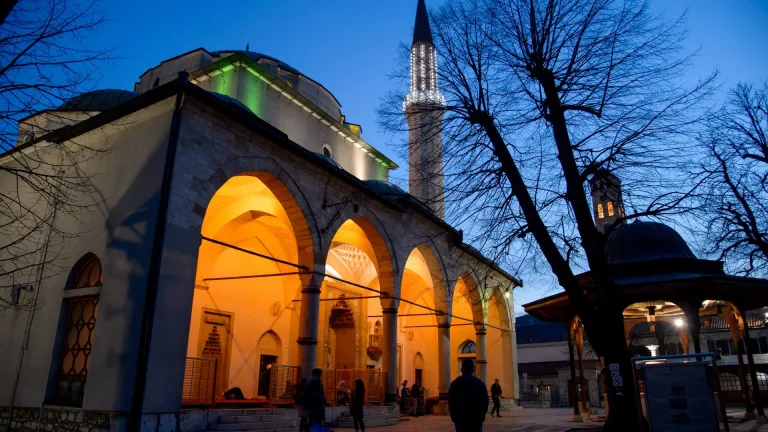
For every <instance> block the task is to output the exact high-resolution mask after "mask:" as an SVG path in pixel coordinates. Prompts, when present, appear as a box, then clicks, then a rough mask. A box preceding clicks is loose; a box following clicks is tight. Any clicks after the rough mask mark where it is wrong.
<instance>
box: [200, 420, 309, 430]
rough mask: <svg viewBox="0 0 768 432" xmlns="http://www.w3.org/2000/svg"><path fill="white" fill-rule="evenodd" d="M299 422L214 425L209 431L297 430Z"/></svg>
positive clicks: (283, 421)
mask: <svg viewBox="0 0 768 432" xmlns="http://www.w3.org/2000/svg"><path fill="white" fill-rule="evenodd" d="M298 426H299V421H298V419H296V420H295V421H290V420H282V421H268V422H254V423H216V424H214V425H211V426H210V428H211V430H214V431H256V430H258V431H263V430H282V429H291V428H297V427H298Z"/></svg>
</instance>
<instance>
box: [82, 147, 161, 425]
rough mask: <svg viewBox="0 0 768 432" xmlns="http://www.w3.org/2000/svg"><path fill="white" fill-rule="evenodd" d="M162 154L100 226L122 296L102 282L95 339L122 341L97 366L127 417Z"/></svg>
mask: <svg viewBox="0 0 768 432" xmlns="http://www.w3.org/2000/svg"><path fill="white" fill-rule="evenodd" d="M165 153H166V151H165V146H158V147H157V148H156V150H155V151H154V153H153V154H152V155H150V156H149V157H148V159H147V162H146V163H145V165H144V166H143V167H142V168H141V169H140V170H139V171H138V172H136V175H135V176H134V178H133V181H132V182H131V184H130V185H129V186H127V187H126V189H125V193H124V195H123V196H122V197H121V198H120V200H119V201H118V202H117V203H116V204H114V205H113V206H112V207H111V208H110V209H109V214H108V218H107V221H106V224H105V230H106V233H107V252H106V253H107V257H106V258H107V259H106V260H105V273H106V274H107V275H108V279H109V280H111V281H114V283H115V285H116V286H115V288H118V289H120V290H121V291H117V292H115V291H116V290H113V291H110V284H109V281H105V283H104V290H103V291H102V297H101V301H100V306H99V307H100V310H99V316H98V318H97V324H96V325H97V329H96V337H98V333H99V330H101V329H104V330H108V329H115V330H117V333H116V334H119V335H120V336H121V337H120V338H118V340H113V341H111V343H110V345H111V346H110V348H109V350H108V351H107V353H106V360H105V364H103V365H102V366H106V367H107V368H108V369H109V370H110V371H112V373H113V374H114V373H115V371H119V372H117V374H118V377H117V378H115V380H116V382H115V385H116V386H115V388H116V389H120V390H118V391H115V394H114V395H112V396H111V398H114V399H113V401H114V402H113V403H114V407H115V408H117V409H119V410H126V411H127V410H129V409H130V407H131V400H132V393H133V386H134V380H135V373H136V364H137V363H136V362H137V355H138V341H139V339H140V332H141V321H142V313H143V305H144V299H145V295H146V287H147V281H148V275H149V265H150V260H151V255H152V246H153V243H154V235H155V229H156V223H157V214H158V208H159V204H160V185H161V184H162V177H163V171H164V165H165ZM102 334H103V333H102ZM102 340H103V339H102ZM95 343H96V341H94V345H95ZM94 348H96V347H94ZM105 390H106V389H105Z"/></svg>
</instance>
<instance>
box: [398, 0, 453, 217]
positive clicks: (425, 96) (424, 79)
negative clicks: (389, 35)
mask: <svg viewBox="0 0 768 432" xmlns="http://www.w3.org/2000/svg"><path fill="white" fill-rule="evenodd" d="M410 90H411V91H410V92H409V93H408V96H406V97H405V101H404V102H403V109H404V110H405V116H406V118H407V120H408V159H409V161H408V162H409V172H408V188H409V191H410V193H411V195H413V196H414V197H416V198H418V199H419V200H420V201H421V202H423V203H424V204H426V205H427V206H428V207H429V208H430V209H431V210H432V211H433V212H434V213H435V214H436V215H438V216H440V217H441V218H443V219H444V218H445V198H444V196H443V195H444V192H443V189H444V188H443V136H442V126H443V110H444V108H445V98H444V97H443V95H442V94H440V92H439V90H438V88H437V53H436V52H435V45H434V43H433V42H432V29H431V28H430V25H429V15H428V14H427V5H426V3H425V2H424V0H418V4H417V5H416V22H415V24H414V26H413V44H412V45H411V89H410Z"/></svg>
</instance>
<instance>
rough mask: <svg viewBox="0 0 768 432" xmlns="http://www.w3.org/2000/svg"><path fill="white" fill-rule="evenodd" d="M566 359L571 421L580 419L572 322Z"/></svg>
mask: <svg viewBox="0 0 768 432" xmlns="http://www.w3.org/2000/svg"><path fill="white" fill-rule="evenodd" d="M568 360H569V361H570V365H571V385H570V386H568V397H569V399H570V400H571V401H570V402H571V405H573V421H581V415H580V414H579V395H578V392H576V361H575V360H574V355H573V324H571V328H569V329H568Z"/></svg>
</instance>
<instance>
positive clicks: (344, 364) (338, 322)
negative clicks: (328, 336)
mask: <svg viewBox="0 0 768 432" xmlns="http://www.w3.org/2000/svg"><path fill="white" fill-rule="evenodd" d="M329 325H330V327H331V330H332V331H333V337H334V341H335V343H334V349H333V352H334V361H335V366H336V368H337V369H353V368H354V367H355V349H354V347H355V316H354V314H353V313H352V310H351V308H350V306H349V304H347V302H346V300H344V296H343V295H342V296H341V299H340V300H339V301H338V302H337V303H336V304H335V305H333V308H331V316H330V318H329Z"/></svg>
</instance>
